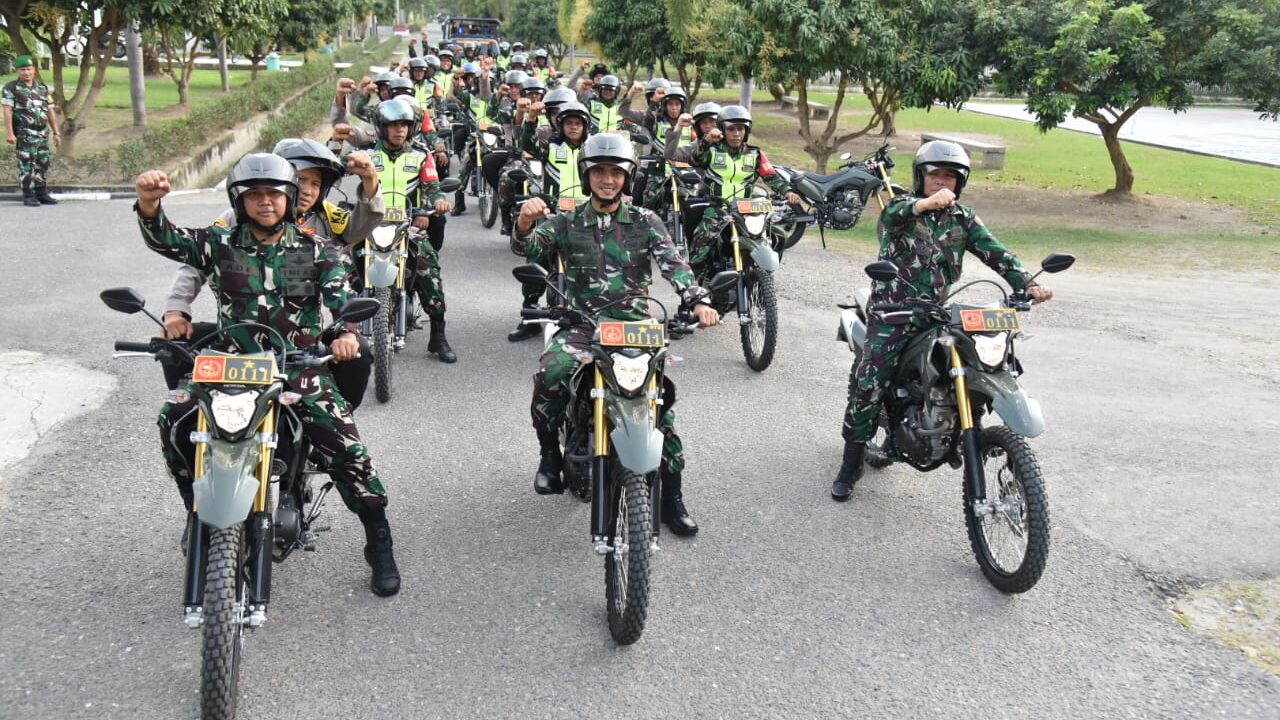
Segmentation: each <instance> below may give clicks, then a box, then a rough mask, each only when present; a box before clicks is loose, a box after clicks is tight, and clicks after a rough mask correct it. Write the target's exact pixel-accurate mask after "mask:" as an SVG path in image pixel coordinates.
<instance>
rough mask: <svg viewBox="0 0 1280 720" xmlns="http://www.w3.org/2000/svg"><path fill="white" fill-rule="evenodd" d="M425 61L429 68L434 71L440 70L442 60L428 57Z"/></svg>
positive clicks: (433, 56) (432, 56) (431, 56)
mask: <svg viewBox="0 0 1280 720" xmlns="http://www.w3.org/2000/svg"><path fill="white" fill-rule="evenodd" d="M425 60H426V63H427V67H429V68H432V69H433V70H439V69H440V58H438V57H436V56H435V55H428V56H427V57H426V58H425Z"/></svg>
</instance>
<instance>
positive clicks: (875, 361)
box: [844, 196, 1030, 442]
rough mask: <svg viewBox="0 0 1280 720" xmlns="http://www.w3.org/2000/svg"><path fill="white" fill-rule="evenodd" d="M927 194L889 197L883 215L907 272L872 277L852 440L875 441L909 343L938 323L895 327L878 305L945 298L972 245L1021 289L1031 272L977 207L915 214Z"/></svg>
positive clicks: (848, 435) (883, 244)
mask: <svg viewBox="0 0 1280 720" xmlns="http://www.w3.org/2000/svg"><path fill="white" fill-rule="evenodd" d="M918 199H919V198H915V197H911V196H903V197H900V198H898V199H895V200H894V201H893V202H891V203H889V206H888V207H886V208H885V210H884V213H883V214H882V215H881V220H882V222H883V223H884V229H883V231H882V234H881V237H880V258H879V259H881V260H890V261H892V262H893V263H894V264H895V265H897V266H898V267H899V268H900V269H901V271H902V275H903V276H904V277H905V278H909V279H902V278H900V279H897V280H893V281H876V282H874V283H872V290H871V302H870V305H871V308H872V312H871V315H872V318H869V322H868V326H867V344H866V350H865V352H864V353H863V356H862V361H861V362H859V363H858V365H857V366H856V368H855V369H854V370H853V372H854V375H855V379H856V381H857V390H856V391H855V392H854V393H853V394H852V395H851V396H850V398H849V405H848V407H847V408H846V409H845V418H844V438H845V440H846V441H851V442H867V441H868V440H870V439H871V436H872V435H874V434H875V430H876V420H877V419H878V417H879V415H880V406H881V404H882V403H883V402H884V393H885V391H886V390H888V388H889V384H890V381H891V380H892V379H893V374H894V371H895V369H896V368H897V365H898V358H899V357H900V356H901V355H902V351H903V350H904V349H905V348H906V346H907V343H908V342H910V340H911V338H913V337H915V336H916V335H917V334H919V333H921V332H923V331H925V330H927V329H928V328H929V327H930V326H929V325H925V324H923V323H912V324H908V325H889V324H887V323H883V322H878V321H876V320H875V319H874V317H875V315H876V314H875V310H874V308H875V307H877V306H880V305H891V304H894V303H901V302H902V301H904V300H906V299H908V298H920V299H924V300H930V301H934V302H944V301H945V300H946V298H947V293H948V292H949V289H950V287H951V285H952V284H953V283H955V282H956V281H958V280H959V279H960V272H961V265H962V264H963V262H964V253H965V251H966V250H967V251H969V252H971V253H973V254H974V255H975V256H977V258H978V259H979V260H981V261H982V262H983V263H984V264H986V265H987V267H990V268H991V269H992V270H994V271H996V272H997V273H999V275H1000V276H1001V277H1003V278H1004V279H1005V281H1007V282H1008V283H1009V284H1010V285H1011V286H1012V287H1013V288H1014V289H1015V290H1021V289H1023V287H1024V286H1025V285H1026V282H1027V279H1028V278H1029V277H1030V275H1028V274H1027V272H1026V271H1025V270H1024V269H1023V267H1022V263H1020V262H1018V258H1016V257H1014V256H1013V253H1010V252H1009V251H1008V250H1007V249H1006V248H1005V246H1004V245H1003V244H1001V243H1000V241H999V240H997V239H996V238H995V236H994V235H992V234H991V231H990V230H987V226H986V225H983V224H982V221H981V220H979V219H978V216H977V215H975V214H974V212H973V209H972V208H970V207H968V206H966V205H960V204H957V205H955V207H954V208H952V210H951V211H950V212H945V213H944V212H928V213H925V214H923V215H916V214H915V203H916V200H918Z"/></svg>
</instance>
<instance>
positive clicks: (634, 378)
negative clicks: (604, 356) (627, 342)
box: [609, 353, 653, 392]
mask: <svg viewBox="0 0 1280 720" xmlns="http://www.w3.org/2000/svg"><path fill="white" fill-rule="evenodd" d="M609 357H611V358H612V359H613V378H614V379H615V380H617V381H618V387H620V388H622V389H623V390H626V391H627V392H635V391H637V390H639V389H640V386H641V385H644V381H645V378H647V377H649V361H650V360H652V359H653V356H652V355H650V354H649V353H645V354H643V355H640V356H639V357H627V356H626V355H623V354H622V353H610V354H609Z"/></svg>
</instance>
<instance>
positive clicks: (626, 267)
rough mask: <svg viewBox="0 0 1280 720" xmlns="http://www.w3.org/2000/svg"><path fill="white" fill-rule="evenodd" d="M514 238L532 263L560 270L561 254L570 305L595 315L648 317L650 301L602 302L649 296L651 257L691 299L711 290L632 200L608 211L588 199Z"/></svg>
mask: <svg viewBox="0 0 1280 720" xmlns="http://www.w3.org/2000/svg"><path fill="white" fill-rule="evenodd" d="M512 242H513V244H515V243H523V244H524V252H523V253H522V254H523V255H525V256H526V257H527V258H529V262H533V263H538V264H540V265H542V266H543V267H546V268H548V269H549V270H552V271H555V269H556V265H555V260H554V258H555V257H559V258H561V259H562V260H563V261H564V268H565V278H566V280H567V281H568V290H569V301H570V305H571V307H573V308H574V309H576V310H578V311H579V312H582V313H583V314H586V315H590V316H592V317H595V316H597V315H602V316H604V317H610V318H614V319H618V320H639V319H642V318H645V317H648V313H647V310H648V303H644V302H636V303H619V304H617V305H613V306H611V307H609V308H603V306H604V305H606V304H608V303H610V302H614V301H617V300H618V299H619V298H623V297H628V296H632V297H641V298H642V297H647V296H648V288H649V285H650V284H651V283H652V281H653V278H652V275H653V271H652V267H651V265H650V258H652V259H653V260H654V261H656V262H657V263H658V269H659V271H660V272H661V273H662V276H663V277H664V278H666V279H667V281H668V282H670V283H671V285H672V287H674V288H675V290H676V292H677V293H679V294H680V296H681V297H682V298H684V300H685V301H686V302H687V303H689V304H691V305H692V304H693V303H696V302H698V301H700V300H703V299H705V298H706V297H707V292H706V291H705V290H703V289H702V288H700V287H698V286H697V285H695V284H694V281H693V272H692V271H691V270H690V269H689V265H688V264H687V263H686V262H685V261H684V259H683V258H681V257H680V252H679V251H678V250H676V246H675V243H673V242H672V241H671V236H670V235H668V234H667V229H666V227H664V226H663V224H662V221H661V220H659V219H658V217H657V216H656V215H654V214H653V213H652V212H650V211H649V210H645V209H644V208H639V207H635V206H633V205H631V204H630V203H627V202H623V203H620V204H619V207H618V210H616V211H615V212H613V213H609V214H605V213H599V212H597V211H596V209H595V208H594V207H592V205H591V203H589V202H587V203H583V204H582V205H580V206H578V208H577V209H576V210H574V211H573V212H570V213H561V214H559V215H555V216H553V217H551V218H550V219H548V220H546V221H544V222H543V223H542V224H540V225H539V226H538V227H537V228H535V229H534V230H533V231H532V232H530V233H529V234H527V235H520V234H519V233H518V232H517V233H516V235H515V237H514V238H513V240H512ZM602 308H603V309H602Z"/></svg>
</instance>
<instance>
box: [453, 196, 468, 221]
mask: <svg viewBox="0 0 1280 720" xmlns="http://www.w3.org/2000/svg"><path fill="white" fill-rule="evenodd" d="M466 211H467V196H466V195H463V194H462V193H461V192H459V193H458V194H457V195H455V196H454V198H453V209H452V210H450V211H449V216H450V217H458V216H459V215H461V214H462V213H464V212H466Z"/></svg>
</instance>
